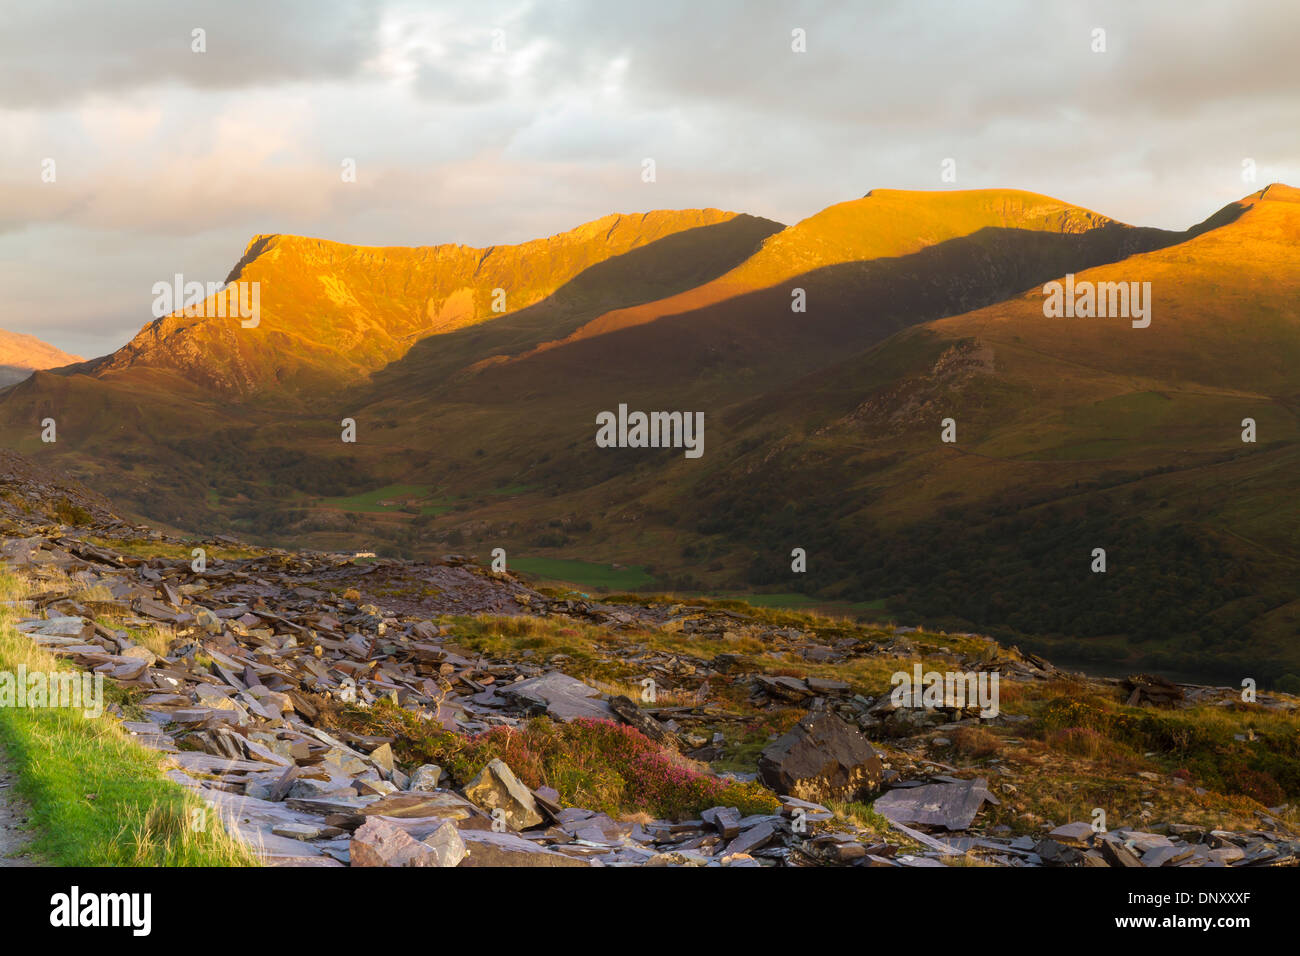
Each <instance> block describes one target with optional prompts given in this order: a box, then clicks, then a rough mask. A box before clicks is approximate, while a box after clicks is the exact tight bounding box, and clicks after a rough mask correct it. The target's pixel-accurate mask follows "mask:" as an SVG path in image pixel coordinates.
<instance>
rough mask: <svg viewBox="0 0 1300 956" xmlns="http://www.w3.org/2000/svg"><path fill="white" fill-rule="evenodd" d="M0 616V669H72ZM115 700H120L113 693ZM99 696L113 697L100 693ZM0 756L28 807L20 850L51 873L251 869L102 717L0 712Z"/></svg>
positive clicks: (18, 591)
mask: <svg viewBox="0 0 1300 956" xmlns="http://www.w3.org/2000/svg"><path fill="white" fill-rule="evenodd" d="M27 591H28V587H27V584H26V582H25V581H23V580H22V579H21V578H18V577H15V576H13V575H10V574H4V575H0V596H2V597H3V598H4V599H5V600H7V601H11V602H12V601H16V600H21V599H22V598H23V597H24V596H25V594H26V593H27ZM15 619H16V614H15V613H14V611H13V609H12V606H5V607H3V608H0V671H7V672H9V673H11V674H16V673H17V672H18V669H19V668H20V667H22V668H24V669H25V670H26V672H27V673H28V674H31V673H34V672H38V671H40V672H46V673H50V672H53V671H55V670H65V669H71V668H70V665H68V664H66V663H65V662H61V661H59V660H58V659H56V658H55V657H54V656H53V655H51V654H49V653H48V652H46V651H45V650H43V649H42V648H40V647H39V646H38V645H37V644H35V643H34V642H32V641H31V640H30V639H29V638H28V637H27V636H26V635H24V634H21V633H20V632H19V631H18V630H17V629H16V628H15V627H14V622H15ZM119 693H120V692H119ZM105 696H106V697H107V698H109V699H111V698H112V691H110V689H109V685H108V684H106V685H105ZM0 748H3V754H4V757H5V759H7V760H8V762H9V763H10V765H11V766H12V768H13V770H14V771H15V773H16V775H17V778H18V784H17V789H18V791H19V793H20V795H21V796H22V797H23V799H24V800H25V801H26V802H27V804H28V805H29V807H30V808H31V812H30V814H29V820H30V821H31V824H32V828H33V833H32V840H31V842H30V843H29V844H28V845H27V846H26V847H25V850H26V851H27V852H28V853H30V854H31V856H32V857H33V858H34V859H35V860H36V861H38V862H40V863H43V864H46V865H52V866H255V865H257V860H256V858H255V857H254V856H253V854H252V853H251V852H250V851H249V850H248V849H247V848H246V847H245V846H244V845H243V844H241V843H239V842H238V841H237V840H235V839H234V838H233V837H231V836H230V835H229V834H228V833H226V831H225V829H224V828H223V827H222V826H221V824H220V822H219V821H218V819H217V818H216V816H215V815H214V814H213V813H212V811H211V810H210V809H209V807H208V805H207V804H206V803H205V802H204V801H203V800H201V799H200V798H198V797H196V796H194V795H193V794H191V793H189V792H188V791H187V790H186V789H185V788H184V787H182V786H180V785H179V784H177V783H174V782H173V781H171V780H169V779H168V778H167V777H166V776H164V774H163V771H162V769H161V767H160V763H159V755H158V754H157V753H156V752H155V751H152V750H149V749H147V748H145V747H143V746H141V745H140V744H138V743H136V742H134V741H132V740H131V739H130V737H129V736H128V735H127V734H126V732H125V731H123V730H122V728H121V727H120V725H119V724H118V722H117V720H116V719H114V718H113V717H111V716H110V715H108V714H104V715H103V716H101V717H99V718H95V719H92V718H88V717H86V716H84V715H83V713H82V711H80V710H73V709H55V708H27V707H0Z"/></svg>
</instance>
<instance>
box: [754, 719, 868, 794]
mask: <svg viewBox="0 0 1300 956" xmlns="http://www.w3.org/2000/svg"><path fill="white" fill-rule="evenodd" d="M883 772H884V768H883V767H882V766H881V764H880V758H879V757H877V756H876V752H875V749H874V748H873V747H872V746H871V743H870V742H869V741H868V740H867V738H866V737H864V736H863V735H862V733H861V731H859V730H858V729H857V728H856V727H854V726H853V725H852V724H850V723H848V722H847V721H844V720H841V719H840V718H839V717H836V716H834V715H832V714H814V715H810V716H808V717H805V718H804V719H803V720H801V721H800V722H799V723H798V725H796V726H795V728H794V729H793V730H791V731H790V732H789V733H788V734H786V735H785V736H784V737H781V738H780V739H779V740H777V741H776V742H775V743H773V744H772V745H771V746H769V747H767V748H766V749H765V750H764V751H763V753H762V756H761V757H760V758H759V761H758V776H759V779H760V780H762V781H763V783H765V784H767V786H769V787H771V788H772V789H773V790H775V791H776V792H777V793H781V794H788V795H790V796H793V797H798V798H799V799H801V800H815V801H823V800H860V799H862V798H863V797H866V796H867V795H869V794H871V793H872V792H874V791H875V790H877V789H879V787H880V781H881V777H882V775H883Z"/></svg>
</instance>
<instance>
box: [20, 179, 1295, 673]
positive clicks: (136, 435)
mask: <svg viewBox="0 0 1300 956" xmlns="http://www.w3.org/2000/svg"><path fill="white" fill-rule="evenodd" d="M1298 240H1300V191H1297V190H1295V189H1293V188H1291V187H1288V186H1284V185H1281V184H1275V185H1272V186H1269V187H1268V188H1266V189H1263V190H1261V191H1259V192H1257V193H1254V194H1252V195H1250V196H1247V197H1245V198H1244V199H1242V200H1240V201H1238V202H1235V203H1232V204H1230V205H1229V206H1227V207H1226V208H1224V209H1222V210H1220V211H1218V212H1217V213H1215V214H1214V215H1212V216H1210V217H1209V218H1208V219H1206V220H1205V221H1204V222H1203V223H1201V224H1199V225H1197V226H1195V227H1193V228H1191V229H1188V230H1186V231H1182V232H1175V231H1168V230H1158V229H1149V228H1141V227H1134V226H1129V225H1126V224H1123V223H1120V222H1117V221H1115V220H1112V219H1110V218H1107V217H1105V216H1103V215H1100V214H1098V213H1095V212H1092V211H1090V210H1087V209H1083V208H1081V207H1078V206H1073V205H1070V204H1068V203H1065V202H1061V201H1059V200H1056V199H1052V198H1049V197H1046V196H1040V195H1036V194H1032V193H1027V192H1022V191H1016V190H968V191H945V192H909V191H900V190H874V191H872V192H870V193H868V194H867V195H866V196H864V197H862V198H861V199H856V200H852V201H849V202H844V203H839V204H837V205H834V206H831V207H829V208H827V209H825V210H823V211H821V212H819V213H817V214H815V215H813V216H811V217H809V218H808V219H805V220H803V221H801V222H799V223H796V224H794V225H790V226H783V225H781V224H779V223H776V222H772V221H770V220H767V219H763V218H760V217H754V216H749V215H744V214H737V213H732V212H723V211H719V210H716V209H704V210H684V211H657V212H650V213H645V214H633V215H612V216H607V217H605V218H603V219H599V220H596V221H594V222H591V223H587V224H585V225H583V226H580V227H578V228H577V229H575V230H572V231H570V232H567V233H562V234H560V235H557V236H553V237H551V238H549V239H542V240H535V241H533V242H528V243H523V244H520V245H515V246H494V247H491V248H488V249H474V248H468V247H463V246H436V247H428V248H368V247H358V246H349V245H344V244H340V243H335V242H328V241H325V240H320V239H308V238H302V237H296V236H282V235H270V236H258V237H255V238H254V239H253V240H252V241H251V242H250V243H249V245H248V246H247V248H246V249H245V250H244V253H243V255H242V257H241V258H240V259H239V261H238V262H237V264H236V265H235V267H234V268H233V269H232V271H231V273H230V275H229V277H228V278H227V282H230V283H254V282H255V283H257V284H258V287H259V289H260V303H261V308H260V314H259V316H258V321H257V322H256V323H255V325H254V326H253V327H245V325H243V324H241V322H240V320H239V318H238V317H233V318H232V317H217V316H214V315H211V314H210V313H212V312H215V310H214V309H205V311H206V312H207V313H209V314H208V315H190V316H187V315H185V314H184V313H174V314H172V315H169V316H165V317H163V318H159V319H156V320H154V321H152V322H150V323H148V324H147V325H145V326H144V328H143V329H142V330H141V331H140V333H139V334H137V335H136V336H135V337H134V338H133V339H132V340H131V341H130V342H129V343H127V345H125V346H124V347H123V348H121V349H119V350H118V351H117V352H115V353H113V354H111V355H108V356H104V357H102V358H99V359H95V360H92V361H89V362H80V363H76V364H67V363H59V364H63V365H64V367H62V368H57V369H50V370H47V371H39V370H38V371H36V372H35V373H34V374H32V375H31V376H30V377H29V378H26V380H24V381H21V382H19V383H17V384H14V385H12V386H10V387H8V388H7V389H5V390H4V391H3V392H0V436H2V437H3V439H4V441H5V442H6V444H8V445H10V446H11V447H15V448H17V449H18V450H20V451H23V452H25V453H27V454H29V455H33V456H35V457H37V458H38V459H39V458H40V457H42V456H49V457H50V458H51V459H55V460H57V461H58V463H59V465H60V466H61V467H62V468H63V469H64V470H66V471H69V472H72V473H73V474H75V475H76V476H77V477H79V478H80V479H81V480H83V481H84V482H85V483H87V484H88V485H90V486H91V487H93V488H95V489H96V490H98V491H100V492H103V493H105V494H107V495H109V496H110V497H112V498H113V499H114V500H115V501H116V503H117V504H118V505H119V506H121V507H122V508H123V509H125V510H127V511H130V512H133V513H134V514H136V515H138V516H142V517H147V518H149V519H151V520H153V521H155V522H161V523H164V524H166V525H169V526H171V527H174V528H178V529H182V530H188V531H194V532H203V533H205V534H211V533H213V532H218V531H225V532H235V533H239V534H242V535H245V536H248V537H250V538H254V539H258V540H264V541H267V542H274V543H295V544H313V545H318V546H322V547H354V546H355V547H360V546H362V545H365V546H369V547H373V548H374V549H376V550H388V551H392V552H396V553H403V554H407V555H410V556H420V555H422V554H441V553H443V552H446V551H448V550H459V549H469V550H473V551H476V552H477V553H479V554H480V555H483V556H486V554H487V553H488V552H489V551H490V550H491V549H492V548H495V547H504V548H506V550H507V552H508V554H510V555H511V556H512V560H516V559H523V558H532V559H534V560H536V559H538V558H547V559H552V560H573V561H583V562H589V563H591V564H599V565H607V566H612V565H615V564H618V565H624V566H636V567H638V568H640V569H641V570H642V572H643V573H644V575H645V576H646V577H647V578H649V579H652V580H651V583H650V586H652V587H655V588H658V589H660V590H666V589H676V590H682V591H709V592H718V591H744V592H753V591H755V590H760V591H771V592H773V593H788V592H798V593H800V594H804V595H807V596H808V597H809V598H810V599H815V600H819V601H836V602H846V603H848V604H850V605H855V606H857V607H859V608H863V609H871V610H874V611H875V612H877V613H885V614H890V613H897V614H900V615H902V614H906V615H907V616H908V617H909V618H920V619H922V620H925V621H927V622H929V623H931V624H934V625H936V626H943V627H947V628H950V629H962V628H978V629H981V630H984V631H988V632H991V633H993V634H995V635H998V636H1004V637H1011V638H1014V639H1016V640H1018V641H1020V642H1021V643H1022V644H1024V645H1026V646H1029V647H1050V648H1051V649H1052V650H1053V652H1054V653H1057V654H1058V655H1063V656H1064V657H1066V658H1067V659H1068V658H1069V657H1071V656H1078V657H1084V658H1091V659H1094V660H1098V661H1102V660H1108V659H1117V660H1118V659H1124V660H1125V662H1126V663H1134V662H1138V661H1140V662H1143V663H1148V664H1151V665H1152V666H1164V667H1183V668H1189V667H1195V668H1200V669H1203V670H1214V671H1216V672H1223V673H1225V674H1230V675H1232V676H1234V678H1240V677H1241V676H1255V677H1257V678H1259V679H1267V678H1270V677H1278V676H1281V675H1283V674H1285V673H1300V595H1298V594H1297V582H1298V581H1300V517H1298V514H1300V512H1297V509H1296V508H1295V506H1294V502H1295V500H1296V494H1297V491H1298V490H1300V488H1297V486H1298V485H1300V461H1298V460H1297V458H1298V454H1297V449H1298V448H1300V427H1298V426H1297V401H1298V400H1300V386H1297V377H1296V375H1295V372H1294V370H1295V369H1296V368H1297V367H1300V310H1298V309H1297V306H1296V302H1297V301H1298V300H1297V293H1298V292H1300V289H1298V288H1297V286H1298V285H1300V268H1297V266H1298V265H1300V262H1298V258H1297V252H1296V250H1297V248H1298V245H1297V242H1298ZM1056 282H1059V283H1062V285H1063V286H1065V287H1068V288H1071V289H1083V288H1097V289H1100V290H1103V295H1105V294H1106V290H1109V294H1110V296H1111V302H1112V303H1114V302H1115V301H1117V299H1116V298H1115V297H1116V295H1117V290H1118V289H1119V288H1120V285H1119V284H1121V283H1122V284H1123V288H1124V289H1125V290H1133V299H1132V300H1131V301H1130V302H1129V303H1128V305H1131V306H1136V303H1137V298H1136V297H1137V296H1138V294H1139V293H1140V290H1142V289H1149V298H1147V300H1146V302H1145V306H1146V307H1148V308H1149V313H1148V314H1149V318H1150V323H1149V325H1146V326H1145V327H1140V326H1138V325H1135V322H1134V321H1131V320H1130V316H1128V315H1127V314H1126V315H1119V316H1114V315H1112V316H1109V317H1099V316H1087V317H1084V316H1079V315H1075V316H1072V317H1069V318H1067V317H1054V315H1053V314H1052V313H1051V310H1050V309H1049V308H1046V307H1045V299H1046V298H1047V296H1048V293H1047V292H1046V291H1045V287H1049V286H1050V284H1051V283H1056ZM1148 283H1149V285H1147V284H1148ZM210 303H211V300H209V304H210ZM64 358H66V359H67V360H68V362H72V361H74V358H73V357H70V356H65V357H64ZM51 364H54V363H51ZM620 405H626V406H627V407H628V408H631V409H641V410H645V411H647V412H649V411H656V410H658V411H681V412H703V413H704V421H705V433H706V439H705V444H704V447H705V453H704V455H703V457H701V458H699V459H695V460H692V459H689V458H685V457H684V456H683V455H682V454H681V451H680V450H678V449H671V448H601V447H597V444H596V442H595V441H594V437H595V433H596V424H595V423H596V416H597V415H598V414H599V413H600V412H602V411H606V410H614V409H617V408H618V407H619V406H620ZM46 417H54V418H55V419H56V421H57V422H58V440H57V441H56V442H54V443H46V442H43V441H42V440H41V430H40V422H41V421H42V420H43V419H44V418H46ZM345 419H348V420H351V421H352V422H353V423H354V427H355V435H356V441H355V442H347V441H343V440H341V436H342V434H343V428H344V426H343V422H344V420H345ZM1247 420H1249V421H1250V422H1251V423H1253V424H1252V425H1251V426H1250V427H1249V428H1248V426H1247V425H1246V421H1247ZM1247 431H1250V432H1252V433H1253V434H1252V435H1251V437H1253V438H1254V440H1253V441H1244V440H1243V433H1244V432H1247ZM945 439H951V440H945ZM797 548H799V549H803V550H804V552H806V560H807V570H806V571H802V572H801V571H795V570H792V558H791V555H792V551H794V549H797ZM1098 549H1100V550H1101V551H1103V552H1104V560H1105V570H1104V571H1099V570H1096V561H1097V551H1098ZM1243 668H1244V669H1245V670H1244V673H1243Z"/></svg>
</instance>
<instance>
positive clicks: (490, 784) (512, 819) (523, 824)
mask: <svg viewBox="0 0 1300 956" xmlns="http://www.w3.org/2000/svg"><path fill="white" fill-rule="evenodd" d="M465 796H466V797H468V798H469V799H470V800H471V801H473V802H474V803H475V804H476V805H477V806H479V807H481V808H482V809H484V810H486V811H487V812H488V813H492V811H494V810H497V809H500V810H502V811H504V814H505V821H506V823H507V824H509V825H510V826H511V827H513V828H514V829H516V830H526V829H528V828H529V827H535V826H537V825H538V824H540V823H541V822H542V815H541V813H540V812H538V809H537V802H536V801H535V800H534V799H533V792H532V791H531V790H529V789H528V788H527V787H525V786H524V785H523V784H522V783H520V782H519V779H518V778H517V777H516V776H515V775H514V772H513V771H512V770H511V769H510V768H509V767H507V766H506V765H505V762H504V761H502V760H500V759H494V760H493V761H492V762H491V763H489V764H488V765H487V766H486V767H484V768H483V769H482V770H480V771H479V774H478V776H477V777H475V778H474V779H473V780H471V781H470V782H469V785H468V786H466V787H465ZM493 815H494V816H495V814H493Z"/></svg>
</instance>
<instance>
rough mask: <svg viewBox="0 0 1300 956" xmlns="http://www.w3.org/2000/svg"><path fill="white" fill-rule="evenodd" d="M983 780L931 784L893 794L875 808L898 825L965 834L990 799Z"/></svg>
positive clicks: (986, 783) (890, 792)
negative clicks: (906, 824)
mask: <svg viewBox="0 0 1300 956" xmlns="http://www.w3.org/2000/svg"><path fill="white" fill-rule="evenodd" d="M989 797H990V794H989V791H988V781H986V780H985V779H984V778H983V777H978V778H976V779H974V780H967V781H963V782H961V783H931V784H926V785H925V786H923V787H911V788H909V789H906V790H891V791H889V792H888V793H887V794H885V795H884V796H883V797H880V798H879V799H878V800H877V801H876V802H875V804H874V809H875V811H876V812H877V813H879V814H881V815H882V816H884V817H886V818H888V819H889V820H892V821H893V822H895V823H924V824H928V825H930V826H939V827H943V828H944V829H947V830H965V829H966V828H967V827H969V826H970V825H971V823H972V822H973V821H974V819H975V815H976V814H977V813H979V811H980V807H982V806H983V805H984V801H985V800H987V799H989Z"/></svg>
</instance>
